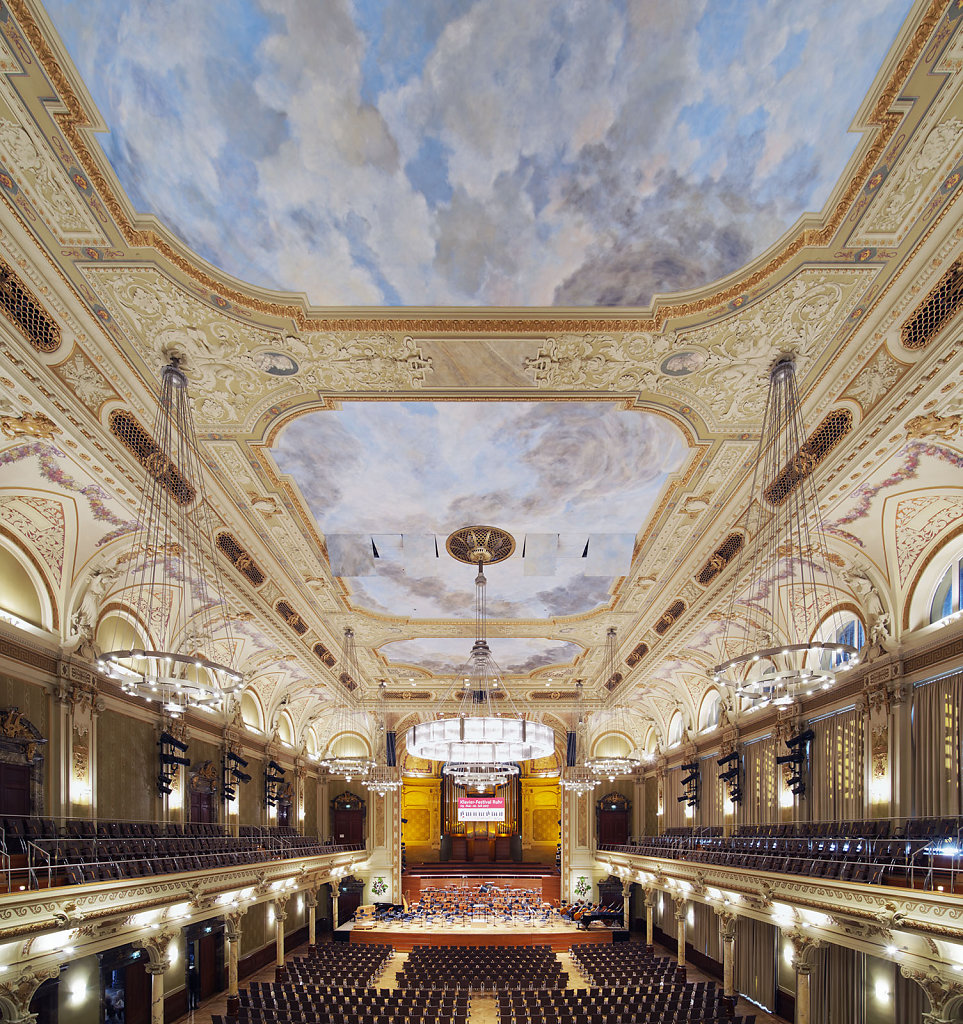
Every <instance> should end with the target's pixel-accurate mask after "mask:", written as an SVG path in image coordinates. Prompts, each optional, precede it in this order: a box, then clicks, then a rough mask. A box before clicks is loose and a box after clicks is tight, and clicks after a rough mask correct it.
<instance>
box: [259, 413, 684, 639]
mask: <svg viewBox="0 0 963 1024" xmlns="http://www.w3.org/2000/svg"><path fill="white" fill-rule="evenodd" d="M686 453H687V447H686V444H685V441H684V439H683V437H682V434H681V432H680V431H679V430H678V428H677V427H675V426H674V425H673V424H671V423H670V422H669V421H668V420H665V419H663V418H662V417H660V416H655V415H652V414H650V413H643V412H637V411H625V410H622V409H619V408H618V407H617V406H616V405H615V404H614V403H608V402H529V403H526V402H511V403H509V402H356V403H349V402H346V403H345V404H344V406H343V407H342V408H341V409H339V410H331V411H325V412H315V413H310V414H308V415H306V416H302V417H301V418H299V419H296V420H294V421H293V422H291V423H290V424H288V426H287V427H285V429H284V430H283V431H282V433H281V434H280V436H279V438H278V440H277V442H276V444H275V447H274V448H273V449H272V452H271V454H272V455H273V457H274V459H275V461H276V463H277V465H278V468H279V469H280V471H281V472H282V473H288V474H290V475H291V476H292V478H293V479H294V482H295V483H296V484H297V485H298V487H299V488H300V489H301V493H302V494H303V495H304V498H305V500H306V501H307V503H308V506H309V507H310V509H311V511H312V513H313V514H314V517H315V519H316V520H317V523H318V527H319V529H320V530H321V532H322V533H323V534H324V535H325V538H326V540H327V541H328V548H329V555H331V557H332V561H333V562H334V560H335V555H334V554H333V553H332V552H333V551H334V548H335V544H334V543H333V541H334V540H337V539H339V538H344V537H345V536H346V537H347V538H349V539H351V540H354V541H355V543H356V544H357V542H358V540H359V539H363V542H364V543H361V544H360V550H355V552H354V554H355V555H357V556H360V557H358V558H357V559H356V564H355V565H354V568H351V567H350V566H345V567H341V571H338V567H335V566H333V569H334V571H335V572H336V574H338V575H342V576H343V577H344V578H345V579H346V580H347V582H348V584H349V586H350V588H351V591H352V598H351V600H352V602H353V603H354V604H355V605H356V606H360V607H363V608H368V609H370V610H372V611H375V612H379V613H385V614H391V615H398V616H410V617H414V618H470V617H472V616H474V577H475V572H474V570H473V569H472V567H471V566H469V565H465V564H463V563H461V562H456V561H455V560H454V559H453V558H451V557H450V556H449V555H448V554H447V552H446V551H445V547H444V545H445V539H446V538H447V537H448V535H449V534H450V533H452V532H453V531H454V530H456V529H458V528H459V527H461V526H466V525H470V524H473V523H481V524H492V525H495V526H499V527H501V528H503V529H505V530H508V531H509V533H511V534H512V535H513V536H514V537H515V540H516V543H517V548H516V550H515V553H514V554H513V555H512V556H511V557H510V558H509V559H508V560H507V561H505V562H501V563H499V564H497V565H493V566H492V567H491V568H490V569H489V570H488V572H487V576H488V614H489V616H490V617H491V618H496V619H497V618H507V619H516V618H537V619H541V618H551V617H553V616H560V615H575V614H579V613H582V612H587V611H591V610H592V609H594V608H598V607H600V606H602V605H604V604H606V603H608V601H609V596H610V591H611V587H612V584H613V582H614V580H615V578H616V577H617V576H620V575H624V574H625V573H626V572H627V571H628V569H629V565H630V562H631V555H632V542H633V539H634V537H635V535H636V533H637V532H638V531H639V530H640V528H641V527H642V525H643V523H644V522H645V520H646V517H647V516H648V514H649V513H650V512H651V510H652V509H653V508H654V507H655V505H656V503H657V500H658V497H659V494H660V493H661V491H662V489H663V486H664V484H665V482H666V480H667V478H668V475H669V474H671V473H674V472H676V471H677V470H679V468H680V467H681V466H682V463H683V461H684V459H685V457H686ZM603 523H604V528H605V531H606V532H605V534H600V533H596V532H595V531H597V530H598V529H599V524H603ZM556 535H557V541H555V540H553V538H554V537H555V536H556ZM526 538H529V539H530V543H527V542H526ZM372 539H373V544H374V549H373V548H372ZM436 544H437V550H438V554H437V556H436V553H435V550H436ZM365 545H366V546H365ZM523 548H524V550H525V557H522V551H523ZM373 550H376V551H377V554H378V557H376V558H375V557H373Z"/></svg>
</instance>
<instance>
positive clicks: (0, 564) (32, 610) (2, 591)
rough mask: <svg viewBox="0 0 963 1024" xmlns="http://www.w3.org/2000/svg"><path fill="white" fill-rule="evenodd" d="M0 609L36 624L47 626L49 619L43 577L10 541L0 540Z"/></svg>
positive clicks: (49, 607) (33, 624)
mask: <svg viewBox="0 0 963 1024" xmlns="http://www.w3.org/2000/svg"><path fill="white" fill-rule="evenodd" d="M0 610H2V611H5V612H8V613H9V614H10V615H11V616H14V617H15V618H17V619H21V620H23V621H24V622H27V623H29V624H30V625H31V626H36V627H37V628H38V629H50V628H51V626H52V624H53V622H52V620H53V616H52V614H51V606H50V599H49V597H48V596H47V593H46V588H45V585H44V580H43V578H42V577H41V575H40V573H39V572H38V571H37V569H36V568H35V567H34V566H32V565H30V562H29V561H28V559H27V558H26V556H25V555H23V554H22V552H21V551H20V550H19V549H18V548H17V547H16V546H15V545H13V544H12V543H11V544H7V543H5V542H3V541H0Z"/></svg>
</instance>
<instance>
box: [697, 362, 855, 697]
mask: <svg viewBox="0 0 963 1024" xmlns="http://www.w3.org/2000/svg"><path fill="white" fill-rule="evenodd" d="M815 467H816V453H815V452H813V451H812V450H811V446H810V444H809V442H808V441H807V435H806V433H805V430H804V428H803V421H802V409H801V404H800V401H799V392H798V389H797V386H796V371H795V364H794V362H793V360H792V358H790V357H785V356H784V357H781V358H780V359H779V360H778V361H777V362H776V364H775V366H773V368H772V371H771V372H770V375H769V394H768V397H767V400H766V409H765V414H764V417H763V425H762V433H761V434H760V437H759V447H758V449H757V453H756V463H755V467H754V469H753V477H752V491H751V494H750V499H749V507H748V509H747V511H746V516H745V527H744V528H745V535H746V544H745V546H744V547H743V549H742V551H741V552H740V556H739V561H738V565H737V568H736V571H735V573H734V575H733V581H732V590H731V592H730V595H729V604H728V610H727V613H726V618H725V622H726V624H727V634H728V640H727V653H732V652H734V653H733V654H732V657H730V658H728V660H726V661H724V662H723V663H722V664H720V665H717V666H716V668H715V669H714V670H713V675H714V679H715V682H716V683H719V684H722V685H725V686H728V687H729V688H730V689H731V690H733V691H734V692H735V694H736V695H737V696H739V697H742V698H744V699H745V700H747V701H749V702H751V703H752V706H753V707H761V706H762V705H764V704H768V703H770V702H773V703H776V704H791V703H793V701H794V699H795V698H796V697H797V696H800V695H804V694H808V693H812V692H814V691H816V690H818V689H828V688H829V687H830V686H832V684H833V683H834V682H835V679H836V672H837V671H838V670H840V669H847V668H849V667H850V666H851V665H854V664H857V663H858V658H857V653H858V652H857V649H856V648H855V647H853V646H851V645H850V644H845V643H840V642H838V641H837V640H836V639H835V637H836V636H837V634H838V633H839V632H841V630H842V626H843V622H842V616H841V615H840V614H839V613H838V611H835V610H834V612H833V615H832V616H831V617H830V625H829V629H828V630H827V628H826V625H825V622H824V619H823V618H822V616H821V613H822V612H823V611H825V610H827V609H830V608H832V609H837V608H838V607H839V589H838V587H837V586H836V583H835V580H834V577H833V573H832V569H831V566H830V556H829V547H828V544H827V543H826V536H825V529H824V527H823V522H822V516H821V514H820V511H819V502H818V501H817V498H816V482H815V475H814V472H813V471H814V469H815ZM737 609H738V612H739V614H738V617H737V614H736V612H737ZM820 629H822V631H823V632H824V633H825V634H826V635H827V636H829V639H828V640H826V641H822V640H818V639H816V634H817V630H820ZM740 634H741V635H740Z"/></svg>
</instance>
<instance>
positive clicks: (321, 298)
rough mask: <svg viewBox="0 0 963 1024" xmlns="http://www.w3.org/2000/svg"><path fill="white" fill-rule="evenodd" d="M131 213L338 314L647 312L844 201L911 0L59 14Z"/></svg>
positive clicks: (264, 1) (306, 0)
mask: <svg viewBox="0 0 963 1024" xmlns="http://www.w3.org/2000/svg"><path fill="white" fill-rule="evenodd" d="M46 6H47V8H48V10H49V12H50V14H51V17H52V19H53V21H54V24H55V26H56V28H57V29H58V31H59V32H60V33H61V36H62V38H63V40H64V42H65V45H66V47H67V49H68V51H69V53H70V55H71V57H72V58H73V60H74V61H75V63H76V64H77V67H78V68H79V70H80V73H81V74H82V76H83V78H84V80H85V82H86V85H87V86H88V88H89V89H90V91H91V94H92V95H93V97H94V100H95V101H96V103H97V105H98V107H99V109H100V112H101V114H102V116H103V118H104V119H105V121H106V123H107V125H108V127H109V129H110V131H109V133H106V134H104V135H102V136H101V137H100V141H101V145H102V146H103V148H104V151H105V154H106V156H107V158H108V159H109V161H110V162H111V164H112V165H113V167H114V170H115V171H116V173H117V175H118V177H119V179H120V182H121V184H122V186H123V187H124V189H125V190H126V192H127V194H128V195H129V196H130V198H131V200H132V202H133V204H134V206H135V207H136V208H137V209H138V210H139V211H141V212H143V213H154V214H156V215H157V216H158V217H160V218H161V220H162V221H163V222H164V223H165V224H167V225H168V226H169V227H170V228H171V229H172V230H174V231H175V232H176V233H177V234H178V235H179V236H180V237H181V238H182V239H183V240H184V241H185V242H186V243H187V244H188V245H190V246H191V247H192V248H193V249H194V250H195V251H196V252H198V253H199V254H200V255H202V256H204V257H205V258H207V259H208V260H210V261H211V262H212V263H214V264H215V265H216V266H219V267H221V268H223V269H225V270H227V271H228V272H230V273H232V274H234V275H236V276H237V277H239V278H241V279H242V280H245V281H249V282H251V283H253V284H257V285H262V286H269V287H279V288H285V289H296V290H303V291H304V292H306V293H307V295H308V297H309V298H310V300H311V301H313V302H314V303H318V304H322V305H328V306H336V305H363V306H375V305H492V306H506V305H507V306H511V305H520V306H547V305H562V306H591V305H596V306H598V305H601V306H638V305H644V304H647V303H648V302H649V301H650V299H651V297H652V296H653V294H655V293H666V292H670V291H677V290H680V289H687V288H695V287H699V286H702V285H705V284H707V283H709V282H711V281H714V280H716V279H718V278H720V277H722V276H724V275H726V274H728V273H730V272H733V271H735V270H737V269H739V268H740V267H742V266H744V265H745V264H746V263H747V262H748V261H749V260H750V259H752V258H753V257H755V256H757V255H759V254H760V253H762V252H763V251H765V250H766V249H767V248H768V247H769V246H770V245H772V244H773V243H774V242H775V241H776V240H777V239H778V238H779V237H780V236H781V235H782V234H783V232H785V231H786V230H787V229H788V228H789V227H790V226H791V225H792V224H793V223H794V222H795V221H796V220H797V218H798V217H799V216H800V215H801V214H803V213H804V212H806V211H816V210H819V209H821V208H822V207H823V205H824V204H825V202H826V201H827V199H828V197H829V195H830V191H831V189H832V187H833V185H834V184H835V183H836V181H837V180H838V179H839V177H840V175H841V174H842V172H843V170H844V168H845V166H846V162H847V160H848V159H849V157H850V156H851V155H852V153H853V151H854V149H855V146H856V143H857V140H858V136H857V135H856V134H855V133H851V132H849V128H850V126H851V124H852V122H853V118H854V116H855V114H856V112H857V109H858V107H859V105H860V102H861V101H862V99H863V96H864V95H865V93H866V91H867V89H868V88H869V86H870V84H871V82H872V80H873V76H874V74H875V73H876V71H877V69H878V68H879V67H880V65H881V63H882V61H883V60H884V58H885V56H886V54H887V52H888V50H889V47H890V46H891V44H892V42H893V40H894V38H895V36H896V33H897V31H898V29H899V26H900V24H901V22H902V20H903V18H904V17H905V16H906V14H907V12H908V10H909V8H910V6H911V4H910V3H909V0H879V2H878V3H873V4H869V3H852V2H851V0H812V2H810V3H808V4H800V3H797V2H795V0H711V2H710V0H679V2H677V3H672V4H665V3H663V2H661V0H636V2H624V0H623V2H616V3H604V4H590V3H586V4H572V3H568V2H561V0H531V2H527V3H525V4H518V3H517V2H515V0H475V2H472V0H388V2H380V0H378V2H376V0H353V2H352V0H323V2H318V0H224V2H220V3H196V2H195V0H170V2H168V3H164V4H157V3H151V2H149V0H103V2H101V3H99V4H98V5H97V11H96V17H92V15H91V10H90V7H89V5H86V4H81V3H77V2H75V0H48V3H47V5H46Z"/></svg>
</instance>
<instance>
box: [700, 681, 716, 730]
mask: <svg viewBox="0 0 963 1024" xmlns="http://www.w3.org/2000/svg"><path fill="white" fill-rule="evenodd" d="M721 701H722V694H721V693H719V691H718V690H709V691H708V692H707V693H706V695H705V696H704V697H703V698H702V706H701V707H700V708H699V731H700V732H706V731H708V730H709V729H714V728H715V727H716V726H717V725H718V724H719V708H720V706H721Z"/></svg>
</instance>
